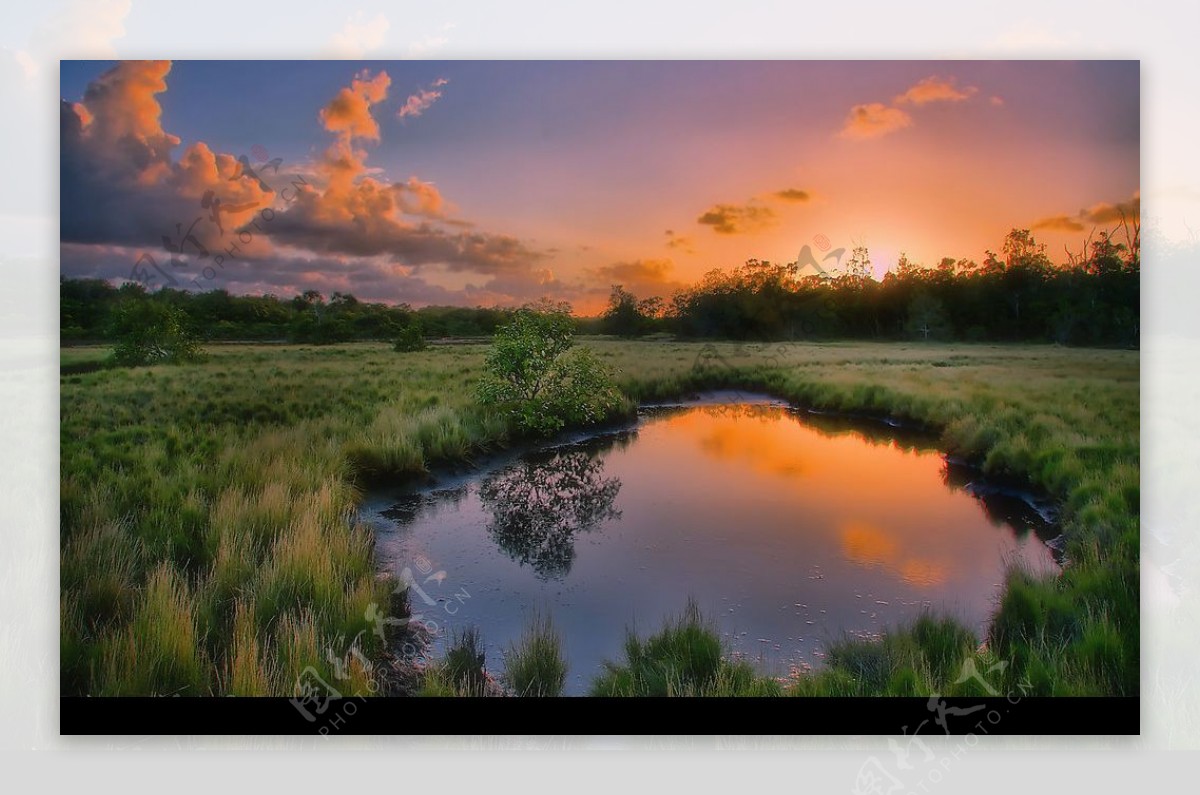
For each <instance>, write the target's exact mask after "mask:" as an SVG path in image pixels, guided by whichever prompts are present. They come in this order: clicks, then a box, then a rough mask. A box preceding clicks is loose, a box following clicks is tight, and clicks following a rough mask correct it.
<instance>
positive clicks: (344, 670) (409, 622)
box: [290, 555, 471, 737]
mask: <svg viewBox="0 0 1200 795" xmlns="http://www.w3.org/2000/svg"><path fill="white" fill-rule="evenodd" d="M414 570H415V571H414ZM399 579H400V582H399V584H397V586H396V590H395V591H393V593H394V594H404V595H406V597H407V599H406V602H407V604H408V616H406V617H404V618H396V617H395V616H391V615H388V614H387V613H385V612H384V611H383V610H382V609H380V607H379V604H378V603H376V602H372V603H371V604H369V605H368V606H367V609H366V611H364V613H363V619H364V620H365V621H367V622H368V623H369V624H370V625H371V632H372V634H374V635H376V636H377V637H378V638H379V640H380V642H381V643H382V644H383V646H384V647H385V648H387V647H388V644H389V643H390V642H391V641H392V640H393V639H394V638H396V637H397V635H396V633H397V632H399V633H402V634H401V635H400V637H403V639H404V640H403V642H402V643H400V644H399V647H398V648H397V649H394V651H397V652H398V653H399V656H400V658H401V660H402V661H403V662H404V663H405V664H415V663H416V661H417V660H419V659H422V658H423V657H424V654H425V642H424V641H423V639H424V638H433V637H437V636H438V635H439V634H440V633H441V631H442V624H441V622H443V621H445V620H446V618H447V617H449V616H455V615H457V614H458V613H459V611H460V610H461V609H462V607H463V605H465V604H466V603H467V601H468V600H469V599H470V598H471V594H470V592H469V591H467V589H466V588H465V587H460V588H457V589H456V590H450V588H449V587H448V586H446V585H445V582H446V579H447V574H446V571H445V569H439V570H437V571H434V566H433V563H431V562H430V560H429V559H428V558H426V557H425V556H423V555H416V556H414V558H413V561H412V565H411V566H405V567H404V569H403V570H402V571H401V572H400V577H399ZM431 591H432V592H433V593H431ZM389 627H395V628H396V630H393V631H392V632H389V631H388V628H389ZM365 632H366V630H362V631H361V632H359V633H358V634H357V635H355V636H354V638H353V639H352V640H351V641H350V642H349V644H346V646H345V647H344V648H342V649H338V648H334V647H332V646H330V647H328V648H326V650H325V661H326V662H327V663H328V664H329V666H330V668H331V669H332V672H333V673H332V677H331V678H332V679H333V680H334V681H333V682H330V681H328V680H326V679H325V677H323V676H321V673H320V671H318V670H317V668H316V667H315V666H312V665H309V666H307V667H305V668H304V670H302V671H301V672H300V674H299V676H297V678H296V686H295V692H296V693H297V694H298V695H296V696H293V697H292V698H291V699H290V700H291V702H292V706H294V707H295V708H296V710H297V711H298V712H299V713H300V714H301V716H303V717H304V719H305V720H306V721H307V722H308V723H311V724H316V728H317V733H318V734H320V735H321V736H323V737H327V736H329V735H331V734H333V733H336V732H338V731H341V730H342V729H343V728H344V726H345V725H346V722H347V721H348V720H350V719H352V718H353V717H354V715H356V714H357V713H358V710H359V707H360V705H361V704H363V703H365V702H366V699H367V697H368V696H377V695H385V694H386V692H385V691H386V686H387V685H386V681H385V679H384V676H383V674H384V671H383V669H382V666H381V664H379V663H376V662H373V661H372V660H371V659H370V658H369V657H368V656H367V655H366V654H365V653H364V652H363V650H362V647H361V645H360V639H361V638H362V636H363V634H364V633H365ZM353 665H357V666H358V667H359V669H360V670H361V671H362V672H363V674H365V679H366V689H367V694H363V693H353V692H351V691H352V688H353V682H354V679H355V677H354V676H353V674H352V673H351V671H352V668H351V667H352V666H353Z"/></svg>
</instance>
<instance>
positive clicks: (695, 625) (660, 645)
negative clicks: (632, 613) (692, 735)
mask: <svg viewBox="0 0 1200 795" xmlns="http://www.w3.org/2000/svg"><path fill="white" fill-rule="evenodd" d="M782 692H783V688H782V687H781V685H780V684H779V683H778V682H776V681H775V680H773V679H769V678H766V677H762V676H759V675H758V674H756V673H755V671H754V668H753V667H752V666H751V665H750V663H748V662H745V661H731V660H729V659H728V658H727V657H726V655H725V654H724V650H723V649H722V647H721V640H720V638H719V637H718V636H717V633H716V630H715V629H714V628H713V626H712V625H711V624H710V623H709V622H708V621H707V620H705V618H704V617H703V616H702V615H701V614H700V610H699V608H698V607H697V606H696V604H695V603H694V602H691V601H689V602H688V604H687V607H686V608H685V609H684V611H683V614H682V615H680V616H678V617H677V618H675V619H672V620H670V621H668V622H667V624H666V626H664V627H663V628H662V629H661V630H659V632H657V633H656V634H654V635H651V636H650V637H648V638H646V639H644V640H643V639H640V638H638V636H637V635H635V634H634V633H632V632H630V633H629V634H628V635H627V636H626V638H625V654H624V658H623V659H622V660H621V661H620V662H613V661H608V662H606V663H605V664H604V672H603V673H601V674H600V676H599V677H597V678H596V680H595V682H593V683H592V689H591V695H593V696H772V695H780V694H781V693H782Z"/></svg>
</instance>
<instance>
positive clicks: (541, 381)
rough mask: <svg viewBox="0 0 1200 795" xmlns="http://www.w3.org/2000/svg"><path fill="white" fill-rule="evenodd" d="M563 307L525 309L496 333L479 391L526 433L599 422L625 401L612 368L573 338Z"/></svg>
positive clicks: (483, 397) (484, 402) (539, 433)
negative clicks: (546, 309) (574, 348)
mask: <svg viewBox="0 0 1200 795" xmlns="http://www.w3.org/2000/svg"><path fill="white" fill-rule="evenodd" d="M572 325H573V324H572V321H571V317H570V315H568V314H567V312H566V311H565V309H562V308H559V309H553V310H550V311H539V310H536V309H532V308H525V309H522V310H520V311H519V312H517V314H516V316H515V317H514V318H513V320H512V322H510V323H509V324H508V325H506V326H503V327H502V328H500V329H499V330H498V331H497V332H496V337H495V340H494V341H493V343H492V348H491V350H490V351H489V352H488V355H487V360H486V363H485V367H486V373H485V375H484V377H483V378H482V379H481V380H480V382H479V386H478V388H477V396H478V398H479V400H480V402H481V403H483V404H484V405H486V406H495V407H497V408H500V409H501V410H503V411H505V412H506V413H507V414H508V415H509V416H510V417H511V418H512V420H513V421H514V422H515V424H516V425H517V427H518V428H519V429H520V430H521V431H524V432H526V433H532V434H535V435H547V434H550V433H554V432H555V431H558V430H561V429H562V428H563V427H565V426H567V425H587V424H591V423H594V422H598V421H600V420H602V419H604V418H605V417H606V416H608V415H609V414H611V413H612V412H613V411H615V410H616V409H617V408H618V407H619V406H620V405H621V402H622V400H621V394H620V392H619V391H618V390H617V387H616V383H615V381H614V380H613V376H612V373H611V372H609V370H608V368H607V367H605V366H604V365H603V364H602V363H601V362H600V360H599V359H598V358H597V357H596V355H595V354H594V353H593V352H592V351H590V350H588V349H587V348H581V349H578V350H572V348H573V346H574V344H575V340H574V331H573V329H572Z"/></svg>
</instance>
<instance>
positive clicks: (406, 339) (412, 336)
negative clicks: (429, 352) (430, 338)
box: [394, 318, 426, 353]
mask: <svg viewBox="0 0 1200 795" xmlns="http://www.w3.org/2000/svg"><path fill="white" fill-rule="evenodd" d="M425 347H426V346H425V334H424V333H423V332H422V330H421V322H420V321H419V320H417V319H416V318H414V319H413V321H412V322H411V323H409V324H408V325H407V326H405V327H404V328H403V329H402V330H401V331H400V336H398V337H397V338H396V345H395V347H394V350H395V351H397V352H398V353H412V352H414V351H423V350H425Z"/></svg>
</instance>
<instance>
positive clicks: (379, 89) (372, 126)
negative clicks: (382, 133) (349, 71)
mask: <svg viewBox="0 0 1200 795" xmlns="http://www.w3.org/2000/svg"><path fill="white" fill-rule="evenodd" d="M391 84H392V79H391V78H390V77H388V73H387V72H380V73H379V74H377V75H375V76H374V77H370V73H369V72H367V71H366V70H363V71H362V72H360V73H359V74H358V75H356V76H355V78H354V80H352V81H351V83H350V86H349V87H347V88H343V89H341V90H340V91H338V93H337V95H336V96H334V98H333V99H332V100H330V102H329V104H328V105H326V106H325V107H324V108H322V109H321V112H320V119H321V124H322V125H324V127H325V129H326V130H328V131H329V132H331V133H337V134H338V135H339V136H343V137H344V138H346V139H354V138H365V139H367V140H370V141H378V140H379V124H378V123H377V122H376V121H375V117H374V116H372V115H371V106H372V105H377V104H379V103H380V102H383V101H384V100H385V99H387V92H388V86H390V85H391Z"/></svg>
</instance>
